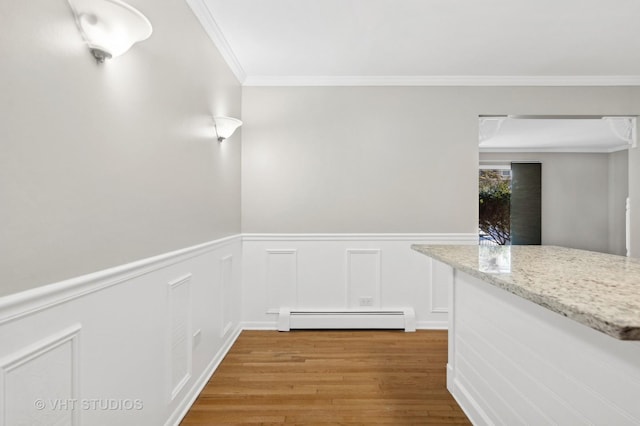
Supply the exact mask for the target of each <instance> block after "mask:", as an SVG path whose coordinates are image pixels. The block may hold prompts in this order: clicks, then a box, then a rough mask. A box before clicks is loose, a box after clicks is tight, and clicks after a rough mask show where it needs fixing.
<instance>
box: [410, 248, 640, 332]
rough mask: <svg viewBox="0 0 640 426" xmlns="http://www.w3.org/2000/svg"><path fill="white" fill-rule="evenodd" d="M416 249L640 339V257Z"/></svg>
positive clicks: (555, 308)
mask: <svg viewBox="0 0 640 426" xmlns="http://www.w3.org/2000/svg"><path fill="white" fill-rule="evenodd" d="M412 248H413V249H414V250H416V251H418V252H420V253H423V254H425V255H427V256H429V257H432V258H433V259H436V260H439V261H441V262H443V263H446V264H448V265H450V266H452V267H454V268H456V269H459V270H461V271H463V272H465V273H467V274H469V275H472V276H474V277H476V278H479V279H481V280H483V281H486V282H488V283H491V284H493V285H494V286H496V287H499V288H502V289H504V290H506V291H508V292H511V293H513V294H515V295H517V296H520V297H522V298H524V299H527V300H530V301H532V302H534V303H536V304H538V305H540V306H543V307H545V308H547V309H550V310H551V311H554V312H557V313H559V314H561V315H564V316H566V317H568V318H571V319H573V320H575V321H578V322H580V323H582V324H584V325H586V326H588V327H591V328H593V329H595V330H599V331H601V332H603V333H606V334H608V335H610V336H612V337H615V338H617V339H620V340H640V260H638V259H630V258H626V257H622V256H614V255H609V254H603V253H595V252H590V251H584V250H575V249H568V248H563V247H555V246H505V247H491V246H488V247H487V246H454V245H448V246H436V245H420V244H415V245H413V246H412Z"/></svg>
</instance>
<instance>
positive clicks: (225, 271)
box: [220, 255, 234, 337]
mask: <svg viewBox="0 0 640 426" xmlns="http://www.w3.org/2000/svg"><path fill="white" fill-rule="evenodd" d="M220 283H221V285H220V288H221V289H222V292H221V293H222V294H221V295H220V305H221V306H220V312H222V335H221V337H224V336H225V335H226V334H227V333H229V331H231V328H232V327H233V308H234V306H233V303H229V301H230V300H233V256H232V255H228V256H225V257H223V258H222V259H220Z"/></svg>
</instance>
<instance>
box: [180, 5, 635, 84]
mask: <svg viewBox="0 0 640 426" xmlns="http://www.w3.org/2000/svg"><path fill="white" fill-rule="evenodd" d="M187 1H194V0H187ZM243 85H244V86H640V76H639V75H550V76H536V75H441V76H437V75H422V76H420V75H418V76H406V75H400V76H368V77H367V76H295V75H293V76H259V75H249V76H247V77H246V79H245V80H244V84H243Z"/></svg>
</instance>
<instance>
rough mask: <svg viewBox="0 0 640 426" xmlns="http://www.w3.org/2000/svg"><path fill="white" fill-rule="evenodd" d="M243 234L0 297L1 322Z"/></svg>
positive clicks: (234, 239)
mask: <svg viewBox="0 0 640 426" xmlns="http://www.w3.org/2000/svg"><path fill="white" fill-rule="evenodd" d="M241 238H242V236H241V235H240V234H237V235H232V236H229V237H225V238H220V239H217V240H213V241H209V242H206V243H203V244H198V245H195V246H191V247H187V248H184V249H180V250H175V251H172V252H169V253H164V254H161V255H158V256H153V257H149V258H146V259H142V260H138V261H135V262H131V263H127V264H125V265H120V266H116V267H114V268H109V269H104V270H102V271H98V272H94V273H91V274H87V275H82V276H79V277H75V278H71V279H68V280H64V281H60V282H57V283H54V284H49V285H45V286H42V287H37V288H34V289H30V290H26V291H23V292H20V293H15V294H11V295H8V296H4V297H0V324H4V323H6V322H9V321H13V320H16V319H18V318H21V317H24V316H26V315H31V314H34V313H36V312H40V311H42V310H44V309H48V308H51V307H53V306H56V305H59V304H62V303H65V302H68V301H70V300H73V299H77V298H79V297H83V296H86V295H88V294H91V293H95V292H97V291H100V290H103V289H105V288H108V287H111V286H114V285H117V284H121V283H124V282H127V281H130V280H132V279H134V278H137V277H140V276H142V275H145V274H148V273H150V272H153V271H157V270H158V269H161V268H165V267H167V266H170V265H173V264H176V263H179V262H183V261H185V260H187V259H190V258H193V257H197V256H201V255H203V254H206V253H208V252H211V251H213V250H215V249H218V248H220V247H222V246H224V245H227V244H231V243H233V242H237V241H241Z"/></svg>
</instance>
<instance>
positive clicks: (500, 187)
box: [479, 170, 511, 245]
mask: <svg viewBox="0 0 640 426" xmlns="http://www.w3.org/2000/svg"><path fill="white" fill-rule="evenodd" d="M479 194H480V215H479V216H480V221H479V226H480V231H482V232H483V233H484V234H485V238H487V239H490V240H491V241H493V242H495V243H496V244H499V245H505V244H509V242H510V240H511V219H510V216H511V212H510V207H511V179H510V178H509V177H506V176H503V175H502V174H501V173H500V171H499V170H480V188H479Z"/></svg>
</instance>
